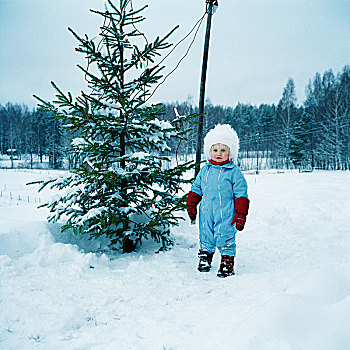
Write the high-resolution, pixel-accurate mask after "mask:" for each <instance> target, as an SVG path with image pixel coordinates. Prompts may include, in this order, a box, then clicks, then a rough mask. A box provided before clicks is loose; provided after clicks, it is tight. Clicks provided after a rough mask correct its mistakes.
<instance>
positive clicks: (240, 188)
mask: <svg viewBox="0 0 350 350" xmlns="http://www.w3.org/2000/svg"><path fill="white" fill-rule="evenodd" d="M233 193H234V196H235V199H234V204H235V212H236V214H235V216H234V218H233V220H232V222H231V226H232V225H233V224H234V223H236V228H237V230H238V231H242V230H243V229H244V225H245V222H246V217H247V215H248V209H249V199H248V186H247V181H246V179H245V178H244V176H243V174H242V173H241V171H240V170H239V169H237V171H236V173H235V176H234V182H233Z"/></svg>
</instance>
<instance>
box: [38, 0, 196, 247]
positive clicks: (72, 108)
mask: <svg viewBox="0 0 350 350" xmlns="http://www.w3.org/2000/svg"><path fill="white" fill-rule="evenodd" d="M117 3H118V5H116V4H114V3H112V1H108V7H107V6H106V9H105V11H96V10H91V11H92V12H93V13H95V14H97V15H99V16H102V18H103V20H104V24H103V26H102V27H101V31H100V34H99V36H98V38H92V39H90V38H89V37H88V36H87V35H85V36H84V37H80V36H79V35H78V34H76V33H75V32H74V31H73V30H72V29H70V28H69V30H70V31H71V32H72V34H73V35H74V37H75V38H76V39H77V40H78V42H79V46H78V47H77V48H76V51H78V52H80V53H82V54H84V55H85V57H86V59H87V60H88V68H84V67H82V66H79V68H80V69H81V70H82V71H83V73H84V74H85V77H86V80H87V83H88V87H89V93H86V92H81V94H80V96H78V97H77V98H75V99H74V98H73V97H72V95H71V94H70V93H69V92H68V93H67V94H65V93H63V92H62V90H61V89H59V88H58V87H57V86H56V85H55V84H54V83H52V85H53V87H54V88H55V90H56V91H57V94H56V97H57V99H56V100H55V101H53V102H46V101H44V100H42V99H40V98H39V97H37V98H38V99H39V100H40V101H41V108H42V109H44V110H45V111H48V112H51V113H53V114H54V115H55V116H56V118H58V119H60V120H61V121H62V124H63V126H64V127H65V128H66V129H68V130H69V131H70V132H71V133H72V134H74V133H77V132H78V133H80V135H81V137H79V138H76V139H75V140H73V142H72V145H71V148H70V150H69V152H70V154H71V156H72V157H75V158H78V159H79V160H80V163H81V165H80V166H78V167H77V168H75V169H74V170H72V171H71V172H70V173H69V175H67V176H66V177H63V178H58V179H56V180H50V181H47V182H45V183H44V184H43V186H42V187H41V188H44V187H45V186H48V185H49V186H51V188H56V189H59V190H61V192H60V193H61V194H62V195H61V197H60V198H58V199H57V200H54V201H53V202H51V203H46V204H45V205H44V206H46V207H48V208H49V209H50V211H51V215H50V217H49V221H57V220H60V219H64V220H65V224H64V225H63V226H62V230H66V229H73V231H74V233H76V234H78V233H86V234H90V235H91V237H95V238H97V237H99V236H101V235H105V236H107V237H109V238H110V240H111V244H112V245H116V244H119V243H122V247H123V251H124V252H130V251H132V250H134V249H135V246H136V245H137V244H138V243H142V240H143V239H148V238H150V237H151V238H153V239H154V240H155V241H157V242H162V243H163V246H166V245H167V244H169V243H171V239H170V237H169V233H170V227H171V225H176V224H178V220H179V218H180V217H181V216H179V214H178V212H179V211H181V210H183V209H184V198H185V196H183V195H181V187H182V185H183V184H184V183H186V182H189V181H188V180H184V179H183V176H182V175H183V173H184V172H185V171H186V170H188V169H190V168H191V167H192V166H193V164H192V162H188V163H185V164H181V165H179V164H177V165H175V166H174V165H170V166H169V164H170V163H171V159H170V157H169V156H168V154H169V151H170V148H169V146H168V142H169V140H170V139H171V138H174V139H177V140H179V141H180V140H182V139H184V136H185V135H184V134H185V133H184V132H180V129H181V127H182V125H183V124H184V123H185V122H186V121H187V120H188V119H189V118H190V117H183V116H180V117H177V118H175V119H174V120H173V121H172V122H169V121H164V120H161V119H162V118H161V117H162V116H163V115H164V108H163V106H162V105H149V104H147V100H148V99H149V98H150V96H151V94H152V91H154V88H155V85H156V84H158V83H159V80H160V79H161V78H162V74H161V71H162V69H163V68H164V67H163V66H162V65H161V61H160V56H161V52H162V51H163V50H165V49H167V48H169V47H170V46H171V44H169V43H168V42H167V40H168V37H169V36H170V35H171V34H172V33H173V31H174V30H175V29H176V28H175V29H173V30H171V31H170V33H169V34H167V35H166V36H165V37H163V38H160V37H157V38H156V39H155V40H154V41H153V42H149V41H148V40H147V39H146V38H145V35H144V34H143V33H141V32H140V31H139V30H138V29H137V27H136V25H137V24H138V23H140V22H141V21H143V20H144V19H145V18H144V17H143V16H142V15H141V12H142V10H144V9H145V7H146V6H145V7H143V8H141V9H139V10H134V9H133V8H132V5H131V2H130V1H128V0H120V1H118V2H117ZM97 40H98V42H96V41H97ZM137 41H142V42H143V44H141V45H140V44H139V43H137ZM165 165H167V166H165ZM179 193H180V194H179Z"/></svg>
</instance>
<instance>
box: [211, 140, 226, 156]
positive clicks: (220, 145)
mask: <svg viewBox="0 0 350 350" xmlns="http://www.w3.org/2000/svg"><path fill="white" fill-rule="evenodd" d="M214 148H223V149H225V150H226V151H227V152H228V153H229V155H230V147H229V146H227V145H224V144H223V143H220V142H219V143H214V144H213V145H211V147H210V152H211V151H212V150H213V149H214Z"/></svg>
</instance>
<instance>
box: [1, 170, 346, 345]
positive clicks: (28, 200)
mask: <svg viewBox="0 0 350 350" xmlns="http://www.w3.org/2000/svg"><path fill="white" fill-rule="evenodd" d="M51 174H52V172H48V171H24V170H22V171H14V170H0V283H1V287H0V349H4V350H5V349H6V350H10V349H16V350H17V349H45V350H46V349H50V350H51V349H65V350H66V349H76V350H78V349H80V350H83V349H84V350H85V349H91V350H106V349H111V350H115V349H152V350H153V349H161V350H164V349H168V350H170V349H235V350H240V349H249V350H250V349H251V350H260V349H261V350H262V349H266V350H291V349H292V350H294V349H295V350H304V349H305V350H313V349H317V350H342V349H343V350H348V349H350V220H349V215H350V173H349V172H313V173H305V174H299V173H284V174H273V173H270V174H269V173H261V174H260V175H258V176H256V175H247V176H246V178H247V180H248V184H249V195H250V199H251V210H250V213H249V216H248V222H247V225H246V228H245V230H244V231H243V232H241V233H239V235H238V238H237V244H238V253H237V254H238V256H237V264H236V273H237V274H236V275H235V276H233V277H229V278H226V279H219V278H217V277H216V271H217V268H218V264H219V255H218V254H216V256H215V259H214V267H213V270H212V271H211V272H209V273H200V272H198V271H197V270H196V265H197V256H196V254H197V249H198V242H197V239H198V238H197V230H198V228H197V227H196V226H190V224H189V221H188V220H187V218H186V221H185V222H183V223H181V224H180V227H178V228H174V230H173V236H174V238H175V245H174V246H173V247H172V249H171V250H169V251H166V252H160V253H158V254H155V253H154V252H155V251H156V250H157V247H156V245H154V244H152V243H148V244H145V245H144V246H143V247H142V248H141V249H139V251H138V252H136V253H132V254H127V255H123V254H119V255H118V254H114V255H110V254H107V255H106V254H103V255H101V254H98V253H97V254H96V253H91V252H89V249H96V248H97V242H89V241H87V240H86V239H81V240H78V239H77V238H76V237H74V236H69V235H60V233H59V229H58V226H57V225H48V224H46V223H45V217H46V214H47V212H46V209H40V210H38V209H36V206H37V205H38V204H39V203H42V202H44V201H45V200H46V199H47V198H48V195H49V194H48V193H47V192H44V193H40V194H38V193H37V192H36V188H37V186H30V187H28V186H25V183H26V182H29V181H34V180H37V179H40V178H42V177H48V176H51ZM56 174H57V173H56ZM184 217H185V214H184ZM69 242H70V243H72V244H68V243H69ZM74 243H75V244H76V245H74ZM99 244H101V247H102V248H103V242H101V243H99Z"/></svg>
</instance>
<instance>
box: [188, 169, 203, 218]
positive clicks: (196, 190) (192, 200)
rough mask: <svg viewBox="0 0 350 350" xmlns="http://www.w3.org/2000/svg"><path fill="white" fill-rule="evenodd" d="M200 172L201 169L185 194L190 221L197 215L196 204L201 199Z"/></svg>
mask: <svg viewBox="0 0 350 350" xmlns="http://www.w3.org/2000/svg"><path fill="white" fill-rule="evenodd" d="M201 173H202V170H201V171H200V172H199V174H198V175H197V177H196V180H195V181H194V183H193V185H192V187H191V191H190V193H189V194H188V196H187V213H188V216H189V217H190V219H191V221H195V220H196V217H197V205H198V204H199V202H200V201H201V200H202V195H203V193H202V188H201Z"/></svg>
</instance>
